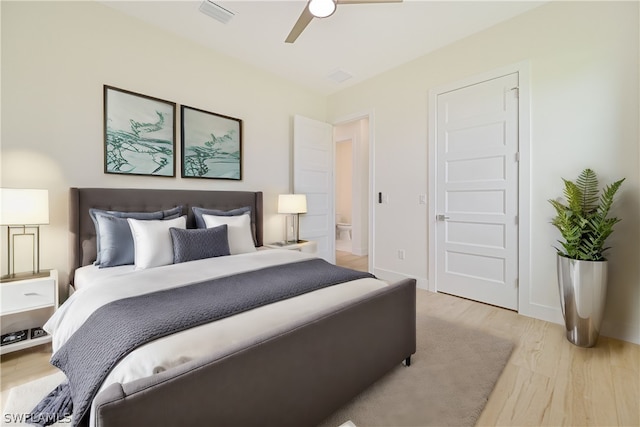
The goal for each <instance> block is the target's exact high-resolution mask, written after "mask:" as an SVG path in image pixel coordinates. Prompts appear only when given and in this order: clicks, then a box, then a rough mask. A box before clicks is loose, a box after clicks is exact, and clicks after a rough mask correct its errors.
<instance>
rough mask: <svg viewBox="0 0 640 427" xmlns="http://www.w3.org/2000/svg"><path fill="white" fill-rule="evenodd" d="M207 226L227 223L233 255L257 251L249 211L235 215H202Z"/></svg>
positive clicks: (228, 237)
mask: <svg viewBox="0 0 640 427" xmlns="http://www.w3.org/2000/svg"><path fill="white" fill-rule="evenodd" d="M202 219H204V223H205V225H206V226H207V228H213V227H217V226H219V225H223V224H227V239H228V240H229V253H230V254H231V255H237V254H244V253H247V252H255V251H256V247H255V245H254V244H253V236H252V235H251V216H249V214H248V213H246V214H242V215H235V216H216V215H206V214H205V215H202Z"/></svg>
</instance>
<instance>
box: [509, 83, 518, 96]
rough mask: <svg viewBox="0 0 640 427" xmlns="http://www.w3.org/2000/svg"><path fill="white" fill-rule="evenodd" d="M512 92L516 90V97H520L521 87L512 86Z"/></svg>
mask: <svg viewBox="0 0 640 427" xmlns="http://www.w3.org/2000/svg"><path fill="white" fill-rule="evenodd" d="M509 90H510V91H512V92H515V94H516V98H520V88H519V87H518V86H516V87H512V88H511V89H509Z"/></svg>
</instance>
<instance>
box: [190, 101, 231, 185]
mask: <svg viewBox="0 0 640 427" xmlns="http://www.w3.org/2000/svg"><path fill="white" fill-rule="evenodd" d="M180 113H181V117H182V119H181V120H182V129H181V132H182V139H181V148H182V177H183V178H214V179H233V180H240V179H242V120H240V119H236V118H233V117H228V116H223V115H221V114H215V113H210V112H208V111H203V110H199V109H197V108H192V107H187V106H184V105H183V106H181V107H180Z"/></svg>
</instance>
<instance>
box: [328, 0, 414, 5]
mask: <svg viewBox="0 0 640 427" xmlns="http://www.w3.org/2000/svg"><path fill="white" fill-rule="evenodd" d="M337 3H338V4H364V3H402V0H337Z"/></svg>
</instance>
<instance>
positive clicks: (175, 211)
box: [89, 206, 183, 265]
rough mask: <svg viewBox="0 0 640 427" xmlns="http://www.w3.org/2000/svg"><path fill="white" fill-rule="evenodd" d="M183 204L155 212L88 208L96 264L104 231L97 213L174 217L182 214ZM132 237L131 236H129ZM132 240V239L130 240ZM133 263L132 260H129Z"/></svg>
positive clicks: (116, 216)
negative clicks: (101, 228) (91, 224)
mask: <svg viewBox="0 0 640 427" xmlns="http://www.w3.org/2000/svg"><path fill="white" fill-rule="evenodd" d="M182 210H183V206H176V207H175V208H171V209H165V210H162V211H155V212H120V211H110V210H104V209H96V208H91V209H89V215H90V216H91V220H92V221H93V225H94V227H95V229H96V262H95V264H96V265H100V264H101V263H102V250H101V248H102V242H101V237H102V236H103V235H104V233H101V232H100V224H99V223H98V219H97V215H98V214H102V215H106V216H111V217H115V218H134V219H175V218H178V217H179V216H180V215H182ZM129 235H131V231H129ZM130 239H133V236H132V237H131V238H130ZM132 241H133V240H132ZM131 264H133V262H131Z"/></svg>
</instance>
